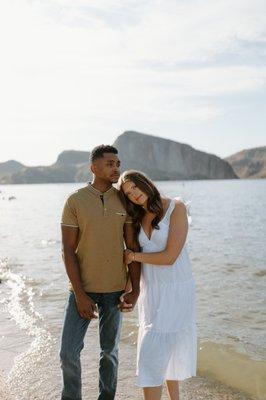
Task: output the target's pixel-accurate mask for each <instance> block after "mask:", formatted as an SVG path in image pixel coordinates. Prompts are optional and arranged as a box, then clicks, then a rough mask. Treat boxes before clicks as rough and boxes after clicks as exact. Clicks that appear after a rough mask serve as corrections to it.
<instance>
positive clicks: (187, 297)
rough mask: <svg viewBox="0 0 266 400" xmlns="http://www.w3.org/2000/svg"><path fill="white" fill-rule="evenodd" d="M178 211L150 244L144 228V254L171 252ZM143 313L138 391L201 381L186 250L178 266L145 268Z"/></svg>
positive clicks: (164, 221)
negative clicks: (197, 377) (170, 239)
mask: <svg viewBox="0 0 266 400" xmlns="http://www.w3.org/2000/svg"><path fill="white" fill-rule="evenodd" d="M174 207H175V201H174V200H171V201H170V204H169V206H168V209H167V211H166V214H165V216H164V218H163V219H162V220H161V221H160V223H159V227H160V229H159V230H157V229H154V230H153V232H152V234H151V238H150V239H149V238H148V237H147V235H146V234H145V232H144V230H143V228H141V230H140V233H139V242H140V246H141V248H142V251H143V252H144V253H151V252H158V251H163V250H164V249H165V246H166V243H167V239H168V231H169V223H170V216H171V213H172V211H173V209H174ZM138 313H139V334H138V346H137V382H136V384H137V386H140V387H152V386H160V385H162V384H163V382H164V381H165V380H184V379H186V378H189V377H191V376H195V375H196V363H197V334H196V317H195V285H194V279H193V276H192V271H191V266H190V260H189V257H188V253H187V249H186V245H184V247H183V249H182V251H181V253H180V255H179V256H178V258H177V259H176V261H175V262H174V264H173V265H152V264H143V265H142V271H141V280H140V296H139V300H138Z"/></svg>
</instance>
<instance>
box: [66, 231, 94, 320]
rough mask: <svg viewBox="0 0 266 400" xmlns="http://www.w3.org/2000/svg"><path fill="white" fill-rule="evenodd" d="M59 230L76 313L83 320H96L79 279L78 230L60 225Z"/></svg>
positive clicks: (92, 304) (90, 301)
mask: <svg viewBox="0 0 266 400" xmlns="http://www.w3.org/2000/svg"><path fill="white" fill-rule="evenodd" d="M61 230H62V257H63V260H64V263H65V267H66V272H67V275H68V277H69V280H70V282H71V284H72V287H73V291H74V294H75V298H76V304H77V308H78V312H79V314H80V316H81V317H83V318H86V319H91V318H96V315H95V314H94V312H95V311H96V305H95V303H94V301H93V300H92V299H90V298H89V296H88V295H87V294H86V292H85V291H84V289H83V287H82V282H81V277H80V270H79V263H78V259H77V256H76V248H77V245H78V234H79V229H78V228H74V227H70V226H65V225H61Z"/></svg>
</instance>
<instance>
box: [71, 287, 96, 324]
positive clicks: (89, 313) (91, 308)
mask: <svg viewBox="0 0 266 400" xmlns="http://www.w3.org/2000/svg"><path fill="white" fill-rule="evenodd" d="M75 298H76V304H77V308H78V312H79V315H80V316H81V317H82V318H86V319H93V318H98V315H97V306H96V304H95V303H94V301H93V300H92V299H91V298H90V297H89V296H88V295H87V294H86V293H85V292H84V293H80V294H75Z"/></svg>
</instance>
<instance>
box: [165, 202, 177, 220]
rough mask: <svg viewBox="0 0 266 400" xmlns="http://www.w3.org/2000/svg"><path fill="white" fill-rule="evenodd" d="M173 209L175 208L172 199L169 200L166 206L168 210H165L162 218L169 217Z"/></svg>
mask: <svg viewBox="0 0 266 400" xmlns="http://www.w3.org/2000/svg"><path fill="white" fill-rule="evenodd" d="M174 208H175V201H174V199H171V200H170V203H169V205H168V208H167V210H166V213H165V215H164V218H168V217H170V215H171V214H172V211H173V210H174Z"/></svg>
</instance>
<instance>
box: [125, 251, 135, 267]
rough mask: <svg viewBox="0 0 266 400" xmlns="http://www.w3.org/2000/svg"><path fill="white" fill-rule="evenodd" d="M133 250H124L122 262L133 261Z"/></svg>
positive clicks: (129, 262) (128, 262)
mask: <svg viewBox="0 0 266 400" xmlns="http://www.w3.org/2000/svg"><path fill="white" fill-rule="evenodd" d="M134 254H135V253H134V252H133V251H132V250H129V249H126V250H124V263H125V264H131V263H132V261H134Z"/></svg>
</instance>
